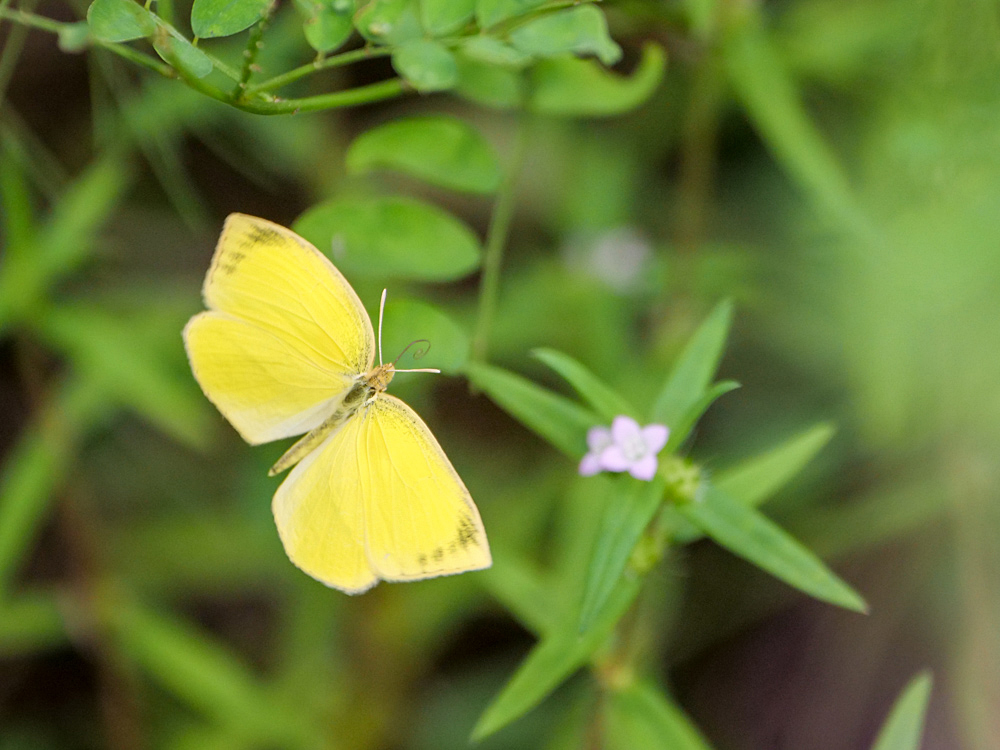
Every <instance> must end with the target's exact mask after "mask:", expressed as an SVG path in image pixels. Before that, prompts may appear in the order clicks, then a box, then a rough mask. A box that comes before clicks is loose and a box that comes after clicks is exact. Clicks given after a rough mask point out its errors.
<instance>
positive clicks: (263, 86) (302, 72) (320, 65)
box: [246, 47, 392, 95]
mask: <svg viewBox="0 0 1000 750" xmlns="http://www.w3.org/2000/svg"><path fill="white" fill-rule="evenodd" d="M390 54H392V50H391V49H389V48H388V47H362V48H361V49H356V50H351V51H350V52H344V53H342V54H339V55H333V56H332V57H324V58H321V59H318V60H315V61H314V62H311V63H306V64H305V65H300V66H299V67H297V68H294V69H292V70H289V71H288V72H287V73H282V74H281V75H277V76H274V78H268V79H267V80H266V81H264V82H263V83H258V84H257V85H256V86H247V88H246V93H247V94H248V95H250V94H258V93H260V92H262V91H274V90H275V89H280V88H281V87H283V86H287V85H288V84H290V83H294V82H295V81H297V80H299V79H300V78H305V77H306V76H307V75H311V74H312V73H315V72H316V71H318V70H326V69H327V68H337V67H340V66H341V65H349V64H351V63H353V62H357V61H359V60H368V59H371V58H375V57H385V56H386V55H390Z"/></svg>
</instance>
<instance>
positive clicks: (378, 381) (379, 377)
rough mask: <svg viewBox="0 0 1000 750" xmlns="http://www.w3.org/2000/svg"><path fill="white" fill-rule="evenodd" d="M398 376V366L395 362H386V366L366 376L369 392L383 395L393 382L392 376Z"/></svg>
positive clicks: (377, 368)
mask: <svg viewBox="0 0 1000 750" xmlns="http://www.w3.org/2000/svg"><path fill="white" fill-rule="evenodd" d="M395 374H396V365H395V363H393V362H386V363H385V364H384V365H379V366H378V367H376V368H374V369H373V370H371V371H370V372H369V373H368V374H366V375H365V383H366V384H367V385H368V388H369V390H371V391H374V392H375V393H382V391H384V390H385V389H386V388H388V387H389V383H390V382H392V376H393V375H395Z"/></svg>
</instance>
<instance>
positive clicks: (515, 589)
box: [481, 545, 561, 638]
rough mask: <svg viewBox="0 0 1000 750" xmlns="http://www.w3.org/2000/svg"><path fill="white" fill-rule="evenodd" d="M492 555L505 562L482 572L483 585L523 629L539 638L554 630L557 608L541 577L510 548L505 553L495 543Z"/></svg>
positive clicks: (557, 615) (556, 622)
mask: <svg viewBox="0 0 1000 750" xmlns="http://www.w3.org/2000/svg"><path fill="white" fill-rule="evenodd" d="M493 555H494V557H496V558H497V559H498V560H499V559H502V560H503V561H504V564H503V565H494V566H493V567H492V568H490V569H489V570H487V571H485V572H483V573H482V574H481V580H482V581H483V585H485V586H486V588H487V589H488V590H489V591H490V593H491V594H492V595H493V596H494V597H496V599H498V600H499V601H500V603H501V604H503V605H504V607H506V609H507V610H508V611H509V612H510V613H511V614H512V615H514V617H516V618H517V620H518V621H519V622H520V623H521V624H522V625H523V626H524V627H526V628H528V629H529V630H531V631H532V632H534V633H535V635H537V636H538V637H539V638H541V637H543V636H545V635H548V634H550V633H552V632H554V631H555V630H556V628H557V626H558V625H560V624H561V623H560V622H559V621H558V617H559V611H558V609H554V608H553V607H552V599H551V597H550V596H549V592H548V590H547V589H546V587H545V585H544V577H543V576H542V574H541V573H540V572H539V571H537V570H535V569H534V567H533V565H532V564H531V563H530V562H529V561H528V560H526V559H524V558H523V557H521V556H520V555H518V553H517V552H515V551H513V550H508V551H506V552H504V551H503V550H498V549H497V548H496V546H495V545H494V548H493Z"/></svg>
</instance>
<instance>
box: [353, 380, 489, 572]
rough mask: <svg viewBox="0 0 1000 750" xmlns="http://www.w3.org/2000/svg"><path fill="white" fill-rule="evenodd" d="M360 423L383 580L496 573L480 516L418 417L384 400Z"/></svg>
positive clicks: (370, 526) (374, 553)
mask: <svg viewBox="0 0 1000 750" xmlns="http://www.w3.org/2000/svg"><path fill="white" fill-rule="evenodd" d="M360 421H361V425H360V432H361V437H360V439H361V440H362V441H363V445H364V447H365V450H363V451H362V453H363V455H364V460H363V464H366V468H367V474H368V475H367V476H366V477H362V485H363V487H364V493H363V494H364V501H365V546H366V548H367V550H368V557H369V561H370V562H371V565H372V568H373V569H374V570H375V571H376V572H377V573H378V575H379V577H380V578H383V579H384V580H387V581H409V580H414V579H419V578H430V577H432V576H440V575H450V574H452V573H462V572H464V571H468V570H480V569H482V568H488V567H489V566H490V564H491V558H490V549H489V544H488V543H487V541H486V532H485V531H484V530H483V522H482V520H480V518H479V511H478V510H477V509H476V506H475V503H473V502H472V497H471V496H470V495H469V491H468V490H467V489H466V488H465V484H463V482H462V480H461V479H460V478H459V476H458V473H457V472H456V471H455V469H454V467H453V466H452V465H451V461H449V460H448V457H447V456H446V455H445V453H444V451H443V450H442V449H441V446H440V445H439V444H438V441H437V440H436V439H435V437H434V435H433V434H432V433H431V431H430V430H429V429H428V427H427V425H426V424H424V422H423V420H422V419H421V418H420V417H419V416H418V415H417V413H416V412H415V411H413V409H411V408H410V407H409V406H407V405H406V404H404V403H403V402H402V401H400V400H399V399H398V398H395V397H393V396H389V395H387V394H380V395H379V396H378V397H377V398H376V399H375V400H374V402H373V403H372V404H371V405H370V406H369V407H368V408H367V412H366V413H365V414H364V415H363V416H362V419H361V420H360Z"/></svg>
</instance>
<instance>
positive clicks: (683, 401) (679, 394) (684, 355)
mask: <svg viewBox="0 0 1000 750" xmlns="http://www.w3.org/2000/svg"><path fill="white" fill-rule="evenodd" d="M732 315H733V307H732V304H731V303H730V302H728V301H726V302H722V303H720V304H719V305H718V306H717V307H716V308H715V309H714V310H712V312H711V314H710V315H709V316H708V317H707V318H706V319H705V321H704V322H703V323H702V324H701V325H700V326H699V327H698V330H697V331H695V333H694V335H693V336H692V337H691V340H690V341H689V342H688V344H687V346H686V347H684V351H682V352H681V355H680V357H679V358H678V360H677V363H676V364H675V365H674V368H673V370H671V372H670V375H669V376H668V377H667V381H666V383H665V384H664V385H663V389H662V390H661V391H660V395H659V396H657V398H656V401H655V402H654V404H653V411H652V414H651V415H650V419H651V420H652V421H653V422H660V423H662V424H665V425H667V426H668V427H671V428H673V426H674V425H675V424H677V423H679V422H680V420H681V418H682V417H683V416H684V414H685V412H687V411H688V410H689V409H690V408H691V407H692V406H693V405H694V404H696V403H697V402H698V400H699V399H700V398H701V397H702V396H703V395H704V393H705V390H706V389H707V388H708V384H709V383H711V382H712V377H713V376H714V375H715V371H716V369H717V368H718V366H719V360H721V359H722V352H723V349H724V348H725V345H726V337H727V336H728V334H729V324H730V322H731V320H732Z"/></svg>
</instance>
